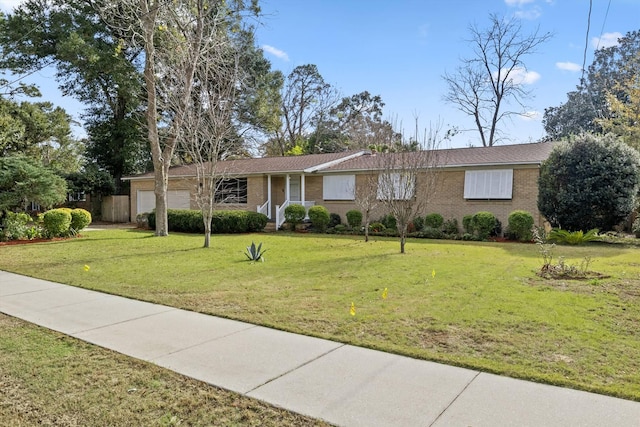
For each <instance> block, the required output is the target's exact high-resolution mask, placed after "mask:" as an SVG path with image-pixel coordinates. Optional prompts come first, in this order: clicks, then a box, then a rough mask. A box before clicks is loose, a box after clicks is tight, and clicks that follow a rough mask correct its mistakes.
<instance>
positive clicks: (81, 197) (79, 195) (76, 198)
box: [69, 191, 87, 202]
mask: <svg viewBox="0 0 640 427" xmlns="http://www.w3.org/2000/svg"><path fill="white" fill-rule="evenodd" d="M69 201H70V202H86V201H87V195H86V194H85V192H84V191H76V192H73V193H69Z"/></svg>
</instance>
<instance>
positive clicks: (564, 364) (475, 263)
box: [0, 230, 640, 400]
mask: <svg viewBox="0 0 640 427" xmlns="http://www.w3.org/2000/svg"><path fill="white" fill-rule="evenodd" d="M252 240H254V241H256V243H258V242H263V243H264V247H265V248H267V253H266V255H265V256H266V262H263V263H262V262H258V263H251V262H248V261H246V258H245V256H244V255H243V251H244V249H245V247H246V246H247V245H249V244H250V243H251V241H252ZM202 242H203V237H202V236H194V235H179V234H173V235H171V236H169V237H166V238H155V237H152V234H151V233H150V232H143V231H132V230H129V231H127V230H110V231H92V232H87V233H85V235H84V237H82V238H79V239H73V240H69V241H61V242H52V243H44V244H31V245H22V246H6V247H0V255H1V257H0V269H4V270H8V271H14V272H18V273H23V274H27V275H31V276H34V277H40V278H46V279H50V280H55V281H59V282H63V283H68V284H72V285H76V286H82V287H86V288H90V289H97V290H101V291H105V292H109V293H114V294H118V295H124V296H129V297H133V298H138V299H142V300H147V301H153V302H158V303H162V304H167V305H172V306H175V307H180V308H185V309H189V310H195V311H200V312H203V313H210V314H215V315H219V316H225V317H229V318H233V319H240V320H244V321H248V322H252V323H257V324H262V325H267V326H273V327H276V328H279V329H284V330H288V331H292V332H298V333H304V334H309V335H314V336H319V337H323V338H329V339H333V340H337V341H342V342H347V343H351V344H355V345H360V346H366V347H371V348H376V349H381V350H385V351H389V352H395V353H400V354H405V355H409V356H413V357H418V358H424V359H429V360H435V361H439V362H444V363H449V364H453V365H459V366H466V367H471V368H475V369H480V370H483V371H488V372H495V373H498V374H503V375H509V376H512V377H517V378H524V379H530V380H534V381H540V382H546V383H552V384H559V385H564V386H569V387H574V388H579V389H584V390H590V391H596V392H600V393H605V394H610V395H615V396H621V397H625V398H629V399H634V400H640V358H638V357H637V355H638V354H640V332H639V329H640V328H639V327H640V321H639V320H640V262H638V260H639V257H638V255H640V252H639V249H637V248H623V247H620V246H614V245H604V244H598V245H590V246H584V247H557V248H556V250H555V253H556V256H565V258H566V261H567V262H568V263H570V264H575V265H579V264H580V262H581V261H582V260H583V259H584V257H590V258H591V264H590V267H589V268H590V269H591V270H596V271H598V272H600V273H603V274H606V275H609V276H610V278H606V279H597V280H595V279H592V280H586V281H571V280H555V281H553V280H545V279H541V278H539V277H538V276H536V274H535V271H536V270H538V269H539V268H540V266H541V262H542V261H541V259H540V257H539V255H538V252H537V247H536V246H535V245H532V244H518V243H507V244H500V243H477V242H453V241H433V240H409V242H408V244H407V254H405V255H401V254H400V253H399V243H398V241H397V240H395V239H384V238H374V240H373V241H370V242H368V243H365V242H364V241H363V240H362V239H361V238H357V237H352V236H342V237H340V236H338V237H336V236H324V235H322V236H320V235H311V234H286V233H284V234H280V233H278V234H252V235H239V236H238V235H236V236H213V238H212V247H211V248H209V249H203V248H201V245H202ZM84 265H88V266H89V267H90V269H89V271H85V270H84V269H83V267H84ZM434 273H435V274H434ZM385 288H387V298H386V299H383V298H382V293H383V291H384V289H385ZM351 303H354V304H355V308H356V314H355V316H352V315H351V314H350V306H351Z"/></svg>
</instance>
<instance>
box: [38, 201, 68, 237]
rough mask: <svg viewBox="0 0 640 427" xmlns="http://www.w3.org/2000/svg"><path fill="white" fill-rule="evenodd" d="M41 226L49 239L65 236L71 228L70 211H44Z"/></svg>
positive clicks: (62, 209)
mask: <svg viewBox="0 0 640 427" xmlns="http://www.w3.org/2000/svg"><path fill="white" fill-rule="evenodd" d="M42 225H43V227H44V230H45V233H46V235H47V236H49V237H62V236H67V235H68V234H69V228H70V227H71V209H67V208H59V209H51V210H49V211H46V212H45V213H44V215H43V216H42Z"/></svg>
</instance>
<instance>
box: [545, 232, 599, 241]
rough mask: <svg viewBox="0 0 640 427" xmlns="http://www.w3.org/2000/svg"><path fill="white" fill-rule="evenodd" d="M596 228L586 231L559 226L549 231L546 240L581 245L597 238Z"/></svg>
mask: <svg viewBox="0 0 640 427" xmlns="http://www.w3.org/2000/svg"><path fill="white" fill-rule="evenodd" d="M598 231H599V230H598V229H597V228H594V229H591V230H589V231H587V232H586V233H583V232H582V230H578V231H568V230H562V229H559V228H554V229H553V230H551V232H550V233H549V237H548V238H547V240H548V241H549V242H553V243H562V244H565V245H583V244H585V243H587V242H591V241H594V240H597V239H598V237H599V236H598Z"/></svg>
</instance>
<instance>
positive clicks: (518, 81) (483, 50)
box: [443, 14, 551, 147]
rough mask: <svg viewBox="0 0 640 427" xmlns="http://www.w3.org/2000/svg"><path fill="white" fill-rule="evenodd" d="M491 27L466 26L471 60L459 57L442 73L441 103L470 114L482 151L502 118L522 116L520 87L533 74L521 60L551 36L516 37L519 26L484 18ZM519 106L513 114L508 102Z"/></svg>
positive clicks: (493, 17)
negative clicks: (458, 61)
mask: <svg viewBox="0 0 640 427" xmlns="http://www.w3.org/2000/svg"><path fill="white" fill-rule="evenodd" d="M490 21H491V25H490V27H489V28H488V29H486V30H481V29H479V28H478V27H477V26H476V25H472V26H470V27H469V31H470V33H471V38H470V39H469V40H468V42H469V43H470V44H471V46H472V47H473V52H474V56H473V57H472V58H467V59H462V65H461V66H459V67H458V68H457V70H456V72H455V73H453V74H449V73H445V74H444V76H443V78H444V80H445V82H446V83H447V86H448V92H447V94H446V95H445V97H444V99H445V100H446V101H447V102H450V103H451V104H454V105H455V106H456V107H457V108H458V109H459V110H460V111H462V112H463V113H465V114H467V115H469V116H472V117H473V120H474V123H475V127H476V128H477V130H478V133H479V134H480V140H481V141H482V145H483V146H485V147H491V146H493V145H494V144H495V143H496V142H497V141H498V139H499V133H500V131H499V128H498V124H499V123H500V121H501V120H502V119H504V118H506V117H509V116H513V115H523V114H525V112H526V106H525V103H524V102H525V100H526V99H527V98H529V97H530V96H531V93H530V92H529V91H528V90H527V89H526V87H525V85H526V84H528V83H530V82H531V78H532V77H533V76H535V74H530V73H529V71H528V70H527V68H526V66H525V64H524V57H525V56H526V55H530V54H533V53H535V52H536V49H537V47H538V46H539V45H540V44H542V43H544V42H546V41H547V40H549V39H550V38H551V33H544V34H539V33H538V30H536V31H534V32H533V33H531V34H528V35H524V34H522V27H521V25H520V24H519V22H518V21H517V20H516V19H515V18H512V19H510V20H505V19H503V18H501V17H499V16H497V15H494V14H492V15H490ZM510 102H511V103H515V104H516V105H518V106H519V107H520V108H519V110H518V111H515V110H514V109H513V108H515V106H514V105H513V104H512V105H511V109H510V108H509V103H510Z"/></svg>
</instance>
